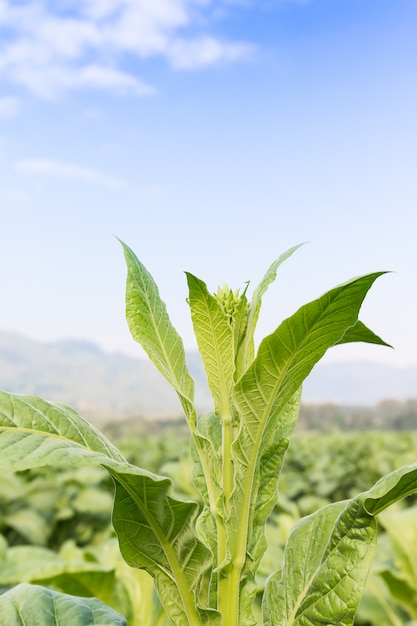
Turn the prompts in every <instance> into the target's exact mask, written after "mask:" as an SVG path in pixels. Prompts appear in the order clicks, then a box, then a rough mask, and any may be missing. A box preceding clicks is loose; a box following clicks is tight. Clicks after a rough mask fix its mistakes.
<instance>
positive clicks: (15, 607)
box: [0, 583, 127, 626]
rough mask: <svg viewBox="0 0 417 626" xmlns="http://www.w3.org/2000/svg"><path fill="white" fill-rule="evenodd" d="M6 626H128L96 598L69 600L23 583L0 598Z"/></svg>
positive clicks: (36, 586)
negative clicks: (95, 625)
mask: <svg viewBox="0 0 417 626" xmlns="http://www.w3.org/2000/svg"><path fill="white" fill-rule="evenodd" d="M0 623H1V624H4V626H6V624H7V626H94V624H97V625H100V626H105V625H109V626H127V621H126V620H125V618H124V617H123V616H122V615H119V613H116V611H113V609H111V608H110V607H108V606H106V605H105V604H104V603H103V602H101V600H97V599H96V598H79V597H78V596H69V595H67V594H65V593H60V592H59V591H54V590H53V589H46V588H45V587H40V586H39V585H29V584H27V583H22V584H20V585H17V587H13V588H12V589H10V590H9V591H6V592H5V593H3V594H2V595H0Z"/></svg>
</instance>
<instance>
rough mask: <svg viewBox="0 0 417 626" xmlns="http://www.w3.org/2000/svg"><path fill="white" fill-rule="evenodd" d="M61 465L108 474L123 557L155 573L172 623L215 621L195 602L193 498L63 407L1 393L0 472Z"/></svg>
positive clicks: (200, 555)
mask: <svg viewBox="0 0 417 626" xmlns="http://www.w3.org/2000/svg"><path fill="white" fill-rule="evenodd" d="M63 464H70V465H72V466H73V467H76V466H80V465H102V466H104V467H105V468H106V469H107V470H108V471H109V472H110V473H111V474H112V476H113V478H114V480H115V484H116V503H115V509H114V526H115V529H116V532H117V534H118V538H119V542H120V546H121V551H122V554H123V556H124V558H125V559H126V560H127V562H128V563H129V564H131V565H134V566H135V567H140V568H144V569H146V570H147V571H148V572H149V573H150V574H151V575H152V576H153V577H154V579H155V581H156V585H157V587H158V592H159V593H160V594H162V595H163V596H164V599H165V600H166V605H165V606H166V609H167V611H168V613H170V614H171V615H172V618H173V619H174V618H175V623H176V624H178V626H182V625H184V626H188V624H189V623H191V624H193V623H200V622H201V623H205V622H207V621H210V620H211V619H212V618H213V622H212V623H213V624H214V623H215V619H216V618H215V616H213V615H212V613H211V612H205V611H204V610H201V611H199V610H198V609H197V608H196V606H197V605H198V594H199V583H200V581H201V578H202V576H203V574H204V572H205V570H206V568H207V567H208V566H209V564H210V556H209V553H208V551H207V550H206V549H205V548H204V546H203V545H202V544H201V543H200V542H199V541H197V539H196V538H195V532H194V525H195V518H196V516H197V514H198V505H197V504H196V503H193V502H182V501H180V500H177V499H175V498H173V497H172V496H171V495H170V491H171V482H170V481H169V480H168V479H167V478H161V477H159V476H156V475H153V474H151V473H150V472H147V471H146V470H142V469H140V468H137V467H135V466H132V465H130V464H129V463H127V462H126V461H125V460H124V458H123V456H122V455H121V453H120V452H119V451H118V450H117V449H116V448H114V446H111V444H109V442H107V440H106V439H105V437H104V436H102V435H99V433H98V432H97V431H96V430H95V429H94V428H93V427H92V426H91V425H90V424H89V423H88V422H86V421H85V420H83V418H82V417H81V416H80V415H78V414H77V413H76V412H75V411H73V410H71V409H69V408H68V407H65V406H62V405H59V404H52V403H48V402H45V401H44V400H41V399H39V398H36V397H33V396H30V397H24V396H23V397H20V396H15V395H12V394H7V393H5V392H0V471H5V472H10V471H16V470H24V469H30V468H34V467H40V466H45V465H53V466H60V465H61V466H62V465H63ZM191 581H192V585H191V584H190V583H191Z"/></svg>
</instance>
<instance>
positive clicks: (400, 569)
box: [380, 507, 417, 620]
mask: <svg viewBox="0 0 417 626" xmlns="http://www.w3.org/2000/svg"><path fill="white" fill-rule="evenodd" d="M381 523H382V526H383V528H384V529H385V531H386V532H387V535H388V537H389V540H390V544H391V545H392V548H393V550H394V565H393V567H390V568H389V569H382V571H380V575H381V576H382V578H383V579H384V581H385V583H386V585H387V587H388V589H389V591H390V592H391V594H392V596H393V597H394V598H396V600H397V601H398V602H399V603H400V604H401V606H402V607H403V608H405V609H406V610H407V612H408V614H409V615H410V617H411V618H412V619H414V620H416V619H417V556H416V554H415V550H413V549H410V546H415V545H417V543H416V542H417V519H416V507H411V508H409V509H405V510H403V511H399V512H396V513H393V514H388V513H386V514H384V515H383V516H382V520H381Z"/></svg>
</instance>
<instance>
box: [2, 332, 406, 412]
mask: <svg viewBox="0 0 417 626" xmlns="http://www.w3.org/2000/svg"><path fill="white" fill-rule="evenodd" d="M187 363H188V367H189V369H190V373H191V375H192V376H193V378H194V380H195V386H196V404H197V407H198V409H199V411H200V412H203V411H207V410H210V408H211V400H210V393H209V391H208V389H207V385H206V382H205V374H204V369H203V366H202V363H201V359H200V355H199V354H198V352H188V353H187ZM0 388H1V389H4V390H6V391H9V392H11V393H19V394H34V395H40V396H42V397H45V398H46V399H49V400H54V401H58V402H64V403H66V404H69V405H71V406H73V407H74V408H75V409H77V410H78V411H80V412H82V413H84V414H86V415H87V416H92V415H101V416H103V417H118V416H124V417H126V416H128V415H141V416H143V417H147V418H156V417H169V416H178V415H180V414H181V407H180V404H179V401H178V399H177V397H176V394H175V392H174V391H173V390H172V389H171V387H170V385H169V384H168V383H167V382H166V381H165V380H164V378H163V377H162V376H161V374H160V373H159V372H158V371H157V369H156V368H155V366H154V365H153V364H152V363H151V362H150V361H148V360H147V359H140V358H134V357H130V356H127V355H125V354H123V353H120V352H113V353H107V352H104V351H103V350H102V349H101V348H100V347H99V346H98V345H96V344H94V343H92V342H89V341H80V340H75V339H74V340H73V339H66V340H62V341H55V342H41V341H37V340H34V339H28V338H27V337H24V336H22V335H19V334H16V333H10V332H4V331H0ZM413 397H417V366H411V367H405V368H401V369H399V368H396V367H393V366H389V365H385V364H380V363H368V362H362V361H360V362H357V361H353V362H337V363H319V364H318V365H317V366H316V367H315V368H314V369H313V371H312V373H311V374H310V376H309V377H308V379H307V380H306V381H305V383H304V386H303V401H304V403H323V402H330V403H334V404H343V405H371V404H376V403H378V402H380V401H382V400H384V399H386V398H393V399H396V400H406V399H408V398H413Z"/></svg>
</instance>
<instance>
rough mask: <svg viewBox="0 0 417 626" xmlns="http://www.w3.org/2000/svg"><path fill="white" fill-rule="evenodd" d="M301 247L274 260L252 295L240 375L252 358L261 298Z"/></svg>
mask: <svg viewBox="0 0 417 626" xmlns="http://www.w3.org/2000/svg"><path fill="white" fill-rule="evenodd" d="M302 245H303V244H298V245H297V246H293V247H292V248H290V249H289V250H287V251H286V252H284V253H283V254H281V256H280V257H279V258H278V259H276V260H275V261H274V262H273V263H272V265H271V266H270V267H269V268H268V270H267V272H266V274H265V276H264V277H263V278H262V280H261V282H260V283H259V285H258V286H257V288H256V289H255V291H254V293H253V296H252V299H251V302H250V305H249V313H248V321H247V328H246V334H245V338H244V340H243V342H242V346H241V349H240V350H239V355H238V359H239V364H240V365H239V368H238V369H239V372H240V374H242V373H243V372H244V370H245V369H246V368H247V367H248V366H249V365H250V363H251V362H252V361H253V358H254V335H255V330H256V325H257V322H258V318H259V313H260V310H261V306H262V298H263V296H264V295H265V293H266V291H267V289H268V287H269V285H271V283H273V282H274V280H275V278H276V275H277V271H278V268H279V267H280V266H281V265H282V264H283V263H284V261H286V260H287V259H288V258H289V257H290V256H291V255H292V254H294V252H295V251H296V250H298V248H300V247H301V246H302Z"/></svg>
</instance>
